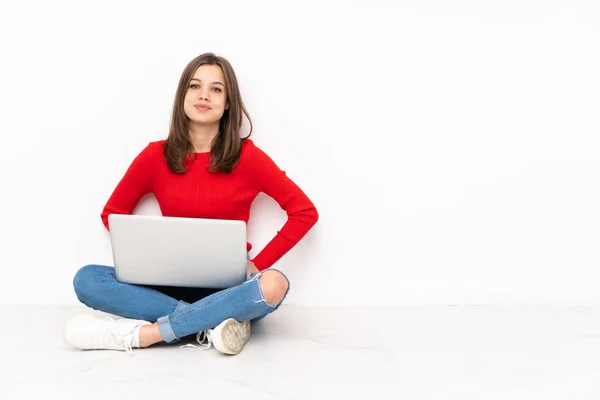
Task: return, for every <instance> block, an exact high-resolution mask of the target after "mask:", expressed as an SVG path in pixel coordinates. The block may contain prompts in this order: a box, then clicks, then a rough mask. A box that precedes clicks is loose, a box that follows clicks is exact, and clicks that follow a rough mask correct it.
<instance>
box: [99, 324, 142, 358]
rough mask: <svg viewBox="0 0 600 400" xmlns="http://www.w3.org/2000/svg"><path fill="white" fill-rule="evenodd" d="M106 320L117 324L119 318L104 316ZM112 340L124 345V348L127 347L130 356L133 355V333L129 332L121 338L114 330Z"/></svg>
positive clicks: (126, 350)
mask: <svg viewBox="0 0 600 400" xmlns="http://www.w3.org/2000/svg"><path fill="white" fill-rule="evenodd" d="M102 319H103V320H105V321H108V322H109V323H112V324H116V323H117V320H116V319H114V318H111V317H104V318H102ZM110 337H111V341H113V342H116V343H118V344H119V345H121V346H123V348H124V349H125V352H127V354H129V355H130V356H133V355H134V353H133V347H132V343H133V334H131V333H129V334H127V335H125V336H123V338H122V339H120V338H119V337H118V336H117V335H115V334H114V333H113V332H111V335H110Z"/></svg>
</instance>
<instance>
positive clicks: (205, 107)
mask: <svg viewBox="0 0 600 400" xmlns="http://www.w3.org/2000/svg"><path fill="white" fill-rule="evenodd" d="M194 107H196V109H197V110H199V111H206V110H210V107H209V106H207V105H206V104H195V105H194Z"/></svg>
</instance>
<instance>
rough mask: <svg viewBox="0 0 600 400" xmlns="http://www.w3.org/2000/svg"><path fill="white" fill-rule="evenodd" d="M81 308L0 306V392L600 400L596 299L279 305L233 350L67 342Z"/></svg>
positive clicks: (16, 395) (0, 395) (24, 395)
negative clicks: (78, 346)
mask: <svg viewBox="0 0 600 400" xmlns="http://www.w3.org/2000/svg"><path fill="white" fill-rule="evenodd" d="M81 311H84V312H85V311H86V309H85V308H84V307H83V306H82V307H64V308H57V307H28V306H22V307H13V306H10V307H9V306H2V307H0V314H1V315H2V321H3V322H2V329H0V332H1V333H0V338H1V339H2V340H1V341H0V346H1V347H0V351H1V353H0V360H1V361H0V372H1V374H0V376H1V378H0V399H2V400H9V399H10V400H12V399H34V398H52V399H61V400H66V399H85V400H92V399H109V400H116V399H135V398H142V396H148V398H152V399H160V398H164V399H188V398H194V399H200V400H202V399H208V398H218V399H233V398H238V399H242V398H243V399H336V400H342V399H355V398H356V399H444V400H447V399H460V400H467V399H477V400H483V399H486V400H487V399H510V400H516V399H527V400H532V399H543V400H549V399H568V400H579V399H600V308H591V307H590V308H585V307H581V308H551V307H546V308H544V307H526V308H496V307H407V308H361V309H344V308H342V309H334V308H329V309H323V308H314V309H313V308H299V307H286V306H284V307H282V308H281V309H280V310H279V311H278V312H277V313H275V314H273V315H271V316H269V317H268V318H266V319H264V320H263V321H262V322H261V323H260V324H259V325H257V326H256V328H255V329H254V330H253V336H252V339H251V341H250V343H248V345H247V346H246V348H245V349H244V351H243V352H242V353H241V354H240V355H238V356H234V357H231V356H224V355H222V354H220V353H218V352H216V350H214V349H211V350H208V351H205V350H196V349H190V348H186V349H181V348H179V346H178V345H176V346H173V345H166V346H165V345H163V346H158V347H155V348H151V349H144V350H136V352H135V355H134V356H133V357H132V356H129V355H127V354H126V353H124V352H113V351H87V352H84V351H78V350H72V349H70V348H68V347H67V346H66V345H64V344H63V342H62V339H61V337H60V328H61V325H62V324H63V323H64V321H66V320H67V319H68V318H69V317H70V316H72V315H76V314H77V313H79V312H81ZM180 344H181V343H180ZM214 395H218V397H214ZM238 395H239V396H240V397H238Z"/></svg>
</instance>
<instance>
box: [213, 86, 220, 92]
mask: <svg viewBox="0 0 600 400" xmlns="http://www.w3.org/2000/svg"><path fill="white" fill-rule="evenodd" d="M213 90H215V91H216V92H218V93H221V92H222V90H221V88H218V87H216V88H213Z"/></svg>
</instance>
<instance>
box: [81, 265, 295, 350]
mask: <svg viewBox="0 0 600 400" xmlns="http://www.w3.org/2000/svg"><path fill="white" fill-rule="evenodd" d="M264 272H265V271H262V272H259V273H255V274H252V275H251V276H250V278H248V280H246V281H245V282H244V283H242V284H241V285H238V286H234V287H231V288H227V289H224V290H218V291H217V290H207V289H193V288H168V287H157V286H145V285H131V284H128V283H122V282H118V281H117V279H116V277H115V269H114V268H113V267H109V266H104V265H86V266H85V267H83V268H81V269H80V270H79V271H78V272H77V273H76V274H75V278H74V279H73V286H74V288H75V293H76V295H77V298H78V299H79V301H81V302H82V303H83V304H85V305H86V306H88V307H91V308H93V309H95V310H99V311H103V312H106V313H109V314H113V315H118V316H121V317H125V318H132V319H140V320H144V321H149V322H156V321H158V328H159V330H160V333H161V335H162V337H163V340H164V341H165V342H174V341H177V340H180V339H181V338H183V337H185V336H188V335H192V334H195V333H198V332H201V331H204V330H206V329H212V328H214V327H216V326H217V325H219V324H220V323H221V322H223V321H225V320H226V319H228V318H235V319H236V320H238V321H240V322H242V321H251V322H256V321H258V320H259V319H261V318H263V317H265V316H266V315H268V314H270V313H272V312H273V311H275V310H277V309H278V308H279V306H280V305H281V303H282V302H283V299H285V297H286V296H287V293H288V292H289V281H288V290H287V291H286V293H285V295H284V297H283V299H282V300H281V301H280V302H279V303H278V304H269V303H268V302H267V301H266V300H265V298H264V296H263V293H262V290H261V288H260V284H259V280H258V278H259V277H260V276H261V275H262V274H263V273H264ZM278 272H280V273H281V271H278ZM282 275H283V274H282ZM284 276H285V275H284ZM286 279H287V278H286ZM173 296H175V297H173ZM176 297H178V298H176ZM184 299H185V301H184ZM189 302H191V304H190V303H189Z"/></svg>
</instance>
